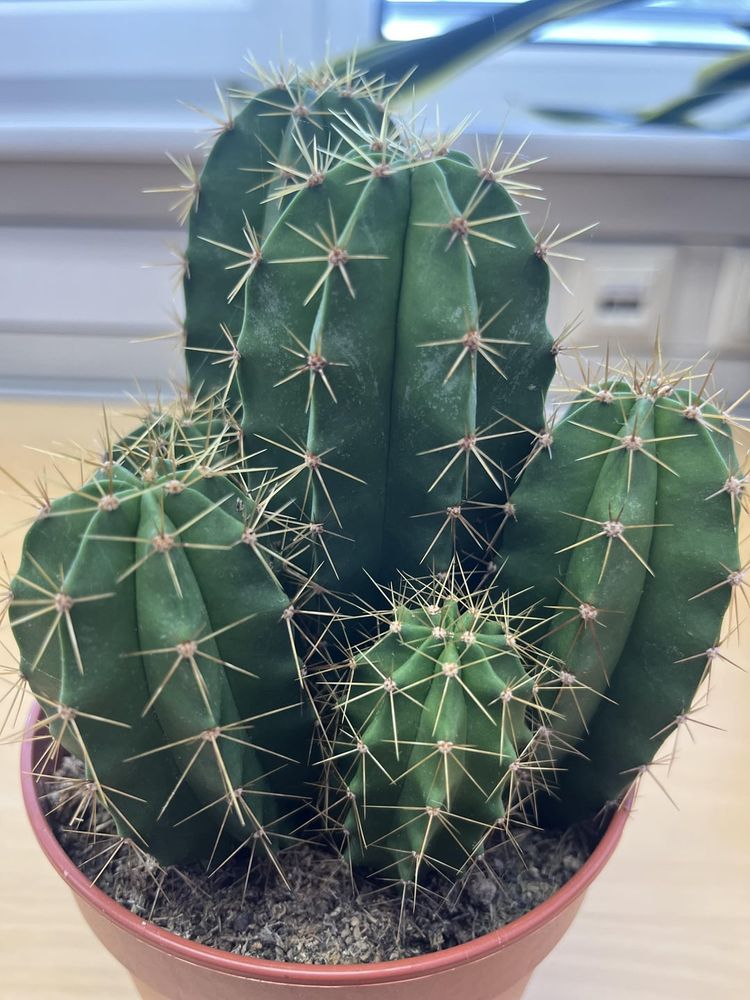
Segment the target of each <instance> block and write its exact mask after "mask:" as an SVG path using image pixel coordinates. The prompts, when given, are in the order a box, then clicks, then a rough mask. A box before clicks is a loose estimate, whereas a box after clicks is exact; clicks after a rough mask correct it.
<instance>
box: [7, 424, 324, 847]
mask: <svg viewBox="0 0 750 1000" xmlns="http://www.w3.org/2000/svg"><path fill="white" fill-rule="evenodd" d="M149 426H150V425H149V424H147V425H146V428H148V427H149ZM145 440H146V430H141V431H140V432H138V433H136V434H135V435H133V444H132V445H131V448H130V450H129V451H128V452H127V453H128V454H129V455H130V456H131V457H132V459H133V461H138V459H139V458H140V457H142V453H143V448H144V442H145ZM119 447H120V449H122V448H123V446H122V444H121V445H120V446H119ZM210 452H211V449H209V453H210ZM152 458H153V460H152V461H149V462H147V463H145V467H144V470H143V474H142V475H140V476H139V475H135V474H134V473H133V472H131V471H129V470H128V469H127V468H125V464H124V462H122V461H121V462H120V463H119V464H118V463H112V462H106V463H105V466H106V467H105V468H103V469H101V470H99V471H97V472H96V473H95V474H94V476H93V477H92V478H91V479H90V480H89V481H88V482H87V483H86V484H85V485H84V486H83V487H82V488H81V489H80V490H77V491H75V492H73V493H70V494H68V495H66V496H63V497H62V498H60V499H58V500H55V501H53V503H52V504H51V507H50V509H49V511H47V512H46V514H45V516H43V517H41V518H39V519H37V521H36V522H35V523H34V525H33V526H32V528H31V530H30V531H29V533H28V535H27V537H26V540H25V545H24V552H23V559H22V562H21V567H20V570H19V573H18V575H17V576H16V577H15V579H14V581H13V583H12V601H11V604H10V619H11V624H12V626H13V629H14V632H15V636H16V639H17V641H18V645H19V649H20V653H21V670H22V673H23V674H24V676H25V677H26V678H27V680H28V682H29V684H30V686H31V688H32V690H33V691H34V693H35V694H36V696H37V698H38V699H39V701H40V702H41V704H42V705H43V707H44V710H45V714H46V717H47V722H48V724H49V726H50V729H51V731H52V733H53V735H54V737H55V741H56V744H62V745H63V746H64V747H65V748H66V749H67V750H69V751H70V752H71V753H73V754H75V755H77V756H78V757H80V758H81V759H82V760H83V761H84V763H85V765H86V772H87V782H88V784H89V785H90V786H92V787H93V789H94V790H95V792H96V795H97V796H98V797H99V799H100V800H101V801H102V802H103V803H104V804H105V805H106V806H107V808H108V809H109V811H110V812H111V814H112V816H113V817H114V819H115V821H116V824H117V827H118V830H119V833H120V834H121V835H122V836H123V837H127V838H129V839H130V840H131V841H132V842H133V843H135V844H136V845H137V846H140V847H141V848H143V849H146V848H147V849H148V851H149V852H150V853H151V854H152V855H154V856H155V857H156V858H158V859H159V860H161V861H164V862H175V861H183V862H184V861H190V860H196V859H199V858H203V857H207V856H208V855H210V854H212V853H215V852H216V851H217V850H218V849H219V846H220V842H222V843H223V842H224V841H225V840H227V841H229V842H235V843H236V842H237V841H240V842H243V843H247V842H250V843H253V842H255V841H257V842H258V843H259V844H260V845H261V846H262V847H264V848H266V847H267V848H269V849H270V846H269V845H270V844H271V840H272V838H273V836H274V834H279V833H280V832H281V829H282V827H284V826H285V824H284V822H283V817H285V816H286V815H287V814H292V813H296V814H299V812H300V807H301V804H302V803H303V802H304V800H305V798H306V796H307V789H306V787H305V784H304V780H305V776H306V771H305V768H306V765H307V760H306V757H305V756H299V750H300V748H304V747H305V741H306V740H308V741H309V733H310V728H311V723H310V714H309V711H308V710H307V708H306V705H305V698H304V696H303V691H302V688H301V686H300V681H299V676H298V674H299V665H298V663H297V660H296V654H295V652H294V650H293V648H292V647H291V646H290V644H289V640H288V635H287V630H286V627H285V624H284V622H283V620H282V619H283V615H284V611H285V608H286V606H287V600H286V597H285V596H284V593H283V591H282V590H281V588H280V586H279V584H278V582H277V581H276V579H275V576H274V574H273V571H272V568H271V566H270V564H269V560H268V558H266V557H265V556H264V554H263V551H262V548H261V546H259V537H262V535H263V528H262V527H261V524H260V520H261V519H265V520H266V521H267V522H272V521H273V518H272V517H268V518H266V516H265V512H264V511H263V510H260V509H254V508H253V505H252V503H251V502H250V501H249V500H248V499H247V497H246V495H245V494H244V493H243V492H242V490H240V489H239V488H237V487H235V486H233V485H232V484H231V483H230V481H229V479H228V478H227V477H226V476H224V477H223V478H222V480H221V482H222V492H223V495H222V496H221V497H220V498H219V499H214V496H215V492H216V484H217V477H216V475H215V474H210V475H208V476H206V475H205V467H204V462H205V461H207V460H210V454H209V456H208V457H207V456H206V455H205V454H203V455H202V459H203V461H199V460H196V461H193V462H191V463H190V465H188V466H185V465H180V464H179V463H175V462H174V461H171V460H170V459H169V458H168V457H167V458H164V457H163V456H162V455H161V454H160V453H159V452H157V453H156V454H155V455H153V456H152ZM206 486H208V487H209V488H208V489H206ZM266 530H273V527H271V528H268V527H266ZM287 832H288V829H287Z"/></svg>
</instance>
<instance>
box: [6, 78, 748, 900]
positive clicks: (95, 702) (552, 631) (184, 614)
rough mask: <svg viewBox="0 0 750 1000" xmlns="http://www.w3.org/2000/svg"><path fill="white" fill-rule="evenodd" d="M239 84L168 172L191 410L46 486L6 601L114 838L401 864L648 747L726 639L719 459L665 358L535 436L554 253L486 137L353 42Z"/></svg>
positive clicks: (569, 806)
mask: <svg viewBox="0 0 750 1000" xmlns="http://www.w3.org/2000/svg"><path fill="white" fill-rule="evenodd" d="M265 84H266V87H265V89H264V91H263V92H262V93H261V94H259V95H257V96H254V97H251V98H250V99H249V100H248V103H247V104H246V106H245V108H244V110H243V111H242V112H240V113H239V114H238V115H237V116H236V118H234V119H230V121H229V123H228V125H227V127H226V128H225V129H222V131H221V134H220V135H219V136H218V138H217V141H216V143H215V146H214V148H213V151H212V153H211V155H210V156H209V158H208V161H207V163H206V165H205V167H204V170H203V172H202V174H201V175H200V178H199V177H198V175H197V173H195V172H192V167H188V165H187V164H182V167H183V170H184V172H185V173H186V174H187V176H188V184H187V185H183V186H182V187H181V195H183V196H184V199H183V208H184V213H183V214H184V217H185V218H186V219H189V223H190V232H189V240H188V252H187V261H188V263H189V267H188V269H187V270H186V274H185V295H186V304H187V318H186V337H187V345H186V346H187V348H188V356H189V357H188V362H189V368H190V371H191V376H192V387H191V388H192V397H191V398H190V399H189V400H182V401H181V402H180V403H179V404H178V406H177V407H175V408H173V409H171V410H168V411H164V410H162V409H161V408H155V409H151V410H150V411H149V412H148V413H147V416H146V419H145V420H144V422H143V423H142V424H141V425H140V426H139V427H138V428H137V429H136V430H135V431H132V432H131V433H129V434H127V435H126V436H125V437H124V438H122V439H120V440H119V441H117V442H116V443H114V444H109V443H108V444H107V447H106V449H105V453H104V454H103V455H98V456H94V457H93V458H91V459H90V461H91V464H93V466H94V471H93V475H92V476H91V477H90V478H89V479H88V480H87V481H86V482H85V483H84V485H83V486H82V487H81V488H80V489H78V490H74V491H73V492H69V493H68V494H67V495H66V496H63V497H62V498H61V499H58V500H55V501H53V502H51V503H50V504H48V505H45V507H44V508H43V510H42V511H41V512H40V517H39V518H38V519H37V520H36V522H35V523H34V524H33V526H32V527H31V529H30V531H29V533H28V536H27V539H26V543H25V547H24V553H23V558H22V563H21V568H20V571H19V574H18V576H17V577H16V578H15V579H14V580H13V582H12V584H11V587H10V591H9V609H10V618H11V623H12V626H13V629H14V632H15V635H16V638H17V640H18V645H19V648H20V652H21V671H22V673H23V675H24V676H25V677H26V679H27V680H28V682H29V685H30V686H31V688H32V690H33V691H34V693H35V694H36V695H37V697H38V699H39V701H40V702H41V704H42V705H43V707H44V710H45V713H46V719H45V724H46V725H47V726H48V727H49V729H50V731H51V733H52V736H53V745H52V750H54V749H55V747H57V746H59V745H60V744H62V745H63V746H64V747H66V748H67V749H68V750H69V751H70V752H72V753H74V754H76V755H78V756H79V757H81V759H82V760H83V762H84V764H85V767H86V773H87V777H86V787H87V791H86V794H87V795H88V796H90V797H93V799H94V800H97V801H100V802H101V803H103V804H104V805H106V806H107V808H108V809H109V811H110V812H111V814H112V816H113V817H114V820H115V823H116V825H117V828H118V831H119V834H120V835H121V837H123V838H125V839H126V840H128V841H132V842H133V843H134V844H136V845H140V848H142V849H143V850H147V851H148V852H150V853H151V854H152V855H154V856H155V857H156V858H158V859H159V860H161V861H162V862H178V861H190V860H196V859H203V858H206V857H212V858H214V859H216V857H217V856H218V857H221V856H223V857H226V856H227V854H229V853H232V852H235V851H237V850H238V849H239V848H240V847H244V846H249V847H250V848H251V857H252V856H253V855H254V853H255V852H256V848H257V847H258V846H259V845H260V846H261V847H262V848H263V849H264V850H265V852H266V853H268V855H269V856H270V857H271V858H272V859H273V863H275V864H277V865H278V864H279V862H278V859H277V857H276V854H275V853H274V842H275V841H279V842H282V843H284V842H289V840H290V839H294V838H296V837H297V836H303V837H308V836H312V835H313V827H315V832H316V833H317V832H318V831H319V828H318V824H317V822H316V823H315V824H313V823H311V818H312V817H317V820H322V821H323V823H324V832H325V833H326V834H329V835H330V836H331V838H332V840H333V842H335V843H337V844H338V845H339V846H340V845H341V842H342V838H343V842H344V847H343V848H341V850H342V852H343V853H345V854H346V855H347V856H348V858H349V859H350V861H351V862H352V863H353V864H354V865H356V866H357V867H358V868H360V869H361V870H363V871H365V872H367V873H369V874H371V875H375V876H379V877H382V878H385V879H387V880H389V881H396V882H398V883H399V884H401V885H403V886H406V885H413V886H414V887H417V886H418V885H419V884H420V883H422V882H423V881H424V879H425V877H426V873H427V872H429V871H433V872H435V873H437V874H438V875H440V876H443V877H448V878H454V877H456V876H457V875H458V873H461V872H463V871H464V870H465V869H467V868H468V867H469V866H470V865H471V864H472V863H473V862H474V861H475V860H476V859H477V858H478V857H479V856H480V855H481V853H482V851H483V850H484V847H485V845H486V844H487V843H488V842H489V841H490V840H492V839H494V838H497V837H503V836H505V837H508V838H512V837H513V836H514V834H513V830H514V828H515V825H516V824H519V825H521V826H523V825H529V824H532V825H534V824H538V823H540V822H542V823H546V824H552V823H568V822H570V821H573V820H577V819H580V818H591V817H592V816H593V815H594V814H596V813H597V812H598V811H599V810H601V809H603V808H604V807H606V806H608V805H610V804H611V803H614V802H619V801H620V800H621V798H622V796H623V794H624V793H625V791H626V790H627V788H628V786H629V785H630V783H631V782H632V780H633V779H634V778H635V777H637V776H638V775H640V774H642V773H644V771H645V770H646V769H648V768H649V767H650V766H651V761H652V760H653V758H654V754H655V752H656V751H657V749H658V745H659V743H660V741H661V740H662V738H664V737H665V736H666V735H668V734H669V733H670V732H671V731H674V730H675V729H676V728H678V727H679V726H680V725H682V724H683V722H684V721H685V720H686V719H688V718H689V714H690V706H691V703H692V699H693V697H694V694H695V691H696V688H697V686H698V685H699V683H700V681H701V679H702V677H703V675H704V673H705V670H706V668H707V667H709V666H710V665H711V663H712V662H713V661H714V660H715V659H716V658H717V657H718V656H720V655H721V654H720V652H719V648H720V641H719V637H720V632H721V622H722V616H723V614H724V612H725V609H726V606H727V603H728V601H729V598H730V596H731V595H732V594H735V595H736V594H737V593H738V591H739V590H740V589H741V587H742V586H743V584H744V583H745V580H746V575H747V571H746V569H745V568H744V567H742V566H741V565H740V563H739V557H738V554H737V515H738V511H739V510H740V509H741V507H742V505H743V503H744V500H745V494H746V490H747V484H748V479H747V477H746V476H744V474H743V473H742V471H741V469H740V468H739V466H738V464H737V460H736V457H735V453H734V445H733V440H732V422H733V421H732V415H731V412H730V411H722V410H720V409H719V408H717V405H716V397H715V394H711V395H706V389H705V385H702V384H700V383H699V381H698V377H697V376H696V375H695V374H694V373H692V372H689V371H677V372H672V373H667V372H665V371H664V370H663V369H662V367H661V365H660V363H659V364H654V365H652V366H650V367H646V368H638V367H637V366H636V367H634V368H633V369H632V370H631V369H629V368H628V369H623V370H622V371H618V372H615V374H614V377H613V376H612V375H611V374H610V372H609V371H608V370H607V371H605V373H604V376H603V378H602V379H601V380H600V381H598V382H595V383H591V384H585V385H584V386H583V387H581V390H580V392H579V393H578V395H577V397H576V398H575V399H574V400H573V402H572V404H571V405H570V407H569V408H568V410H567V412H566V414H565V415H564V417H563V418H562V419H561V420H559V421H555V420H554V419H552V418H551V419H550V421H549V422H545V403H546V400H545V394H546V392H547V388H548V384H549V381H550V379H551V376H552V373H553V370H554V367H555V357H556V354H557V353H558V351H559V341H556V342H553V340H552V338H551V336H550V334H549V332H548V330H547V327H546V323H545V310H546V305H547V295H548V285H549V274H550V271H552V272H553V273H555V272H554V267H553V265H552V261H551V258H553V257H554V256H555V255H556V253H557V250H556V248H557V246H558V244H559V243H560V242H562V240H561V239H559V238H555V236H554V235H552V236H548V237H546V238H541V237H540V236H539V235H537V236H532V235H531V232H530V231H529V230H528V229H527V227H526V225H525V223H524V221H523V218H522V212H521V210H520V209H519V199H520V198H521V197H523V196H524V195H526V194H530V193H532V191H533V190H534V189H532V188H530V187H529V186H528V185H526V184H524V183H522V182H521V181H519V180H518V177H517V174H518V172H519V169H520V166H521V164H520V162H519V160H518V158H517V157H511V158H510V159H507V160H503V159H502V157H501V144H500V143H499V142H498V143H497V144H496V145H495V146H494V147H493V148H492V149H491V150H490V151H489V152H488V153H486V154H480V155H479V156H478V159H477V160H476V161H474V160H472V159H471V158H470V157H468V156H467V155H466V154H465V153H463V152H457V151H456V150H454V149H452V148H451V146H452V144H453V142H454V140H455V139H456V138H457V132H456V133H451V134H449V135H444V134H439V135H438V136H437V137H436V138H434V139H430V140H428V139H426V138H425V137H424V135H423V134H422V133H421V132H420V131H419V130H418V128H417V126H416V125H415V124H414V123H413V122H410V123H409V122H407V123H405V122H404V121H402V120H397V119H396V118H395V117H394V115H393V113H392V107H391V102H392V97H393V91H391V90H389V89H388V88H384V87H381V86H379V85H378V84H374V83H373V82H372V81H371V80H370V81H368V80H365V79H364V78H363V77H361V76H360V75H359V74H358V73H357V72H356V70H355V68H354V66H353V65H351V64H350V65H349V66H348V67H347V71H346V72H345V74H344V75H343V76H341V77H336V76H332V75H331V73H330V72H329V71H328V70H326V71H324V72H323V74H313V75H310V74H304V73H301V72H298V71H290V72H289V73H288V74H286V73H281V74H276V75H275V76H274V77H273V79H270V78H267V79H266V80H265ZM248 188H249V190H248ZM584 231H585V230H579V233H582V232H584ZM554 232H555V231H553V233H554ZM574 235H578V234H574ZM86 461H87V462H88V461H89V459H86ZM488 562H490V563H492V564H494V568H493V569H492V570H491V571H487V564H488ZM283 587H286V589H287V594H288V595H289V596H286V595H285V592H284V590H283V589H282V588H283ZM333 591H335V592H337V593H332V592H333ZM384 595H385V598H384ZM318 598H321V600H318ZM344 602H348V608H347V611H346V613H342V611H341V608H342V607H343V605H344ZM352 606H355V607H356V608H357V611H356V612H355V611H353V610H352ZM730 629H731V623H730ZM342 649H343V650H344V651H345V657H344V658H345V660H346V662H342V657H341V655H340V654H341V651H342ZM316 788H317V789H318V790H319V797H318V792H315V797H316V801H315V802H312V801H311V799H312V798H313V792H314V791H315V789H316Z"/></svg>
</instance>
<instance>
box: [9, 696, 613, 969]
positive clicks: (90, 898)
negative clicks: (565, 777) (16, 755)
mask: <svg viewBox="0 0 750 1000" xmlns="http://www.w3.org/2000/svg"><path fill="white" fill-rule="evenodd" d="M42 717H43V712H42V709H41V708H40V706H39V705H38V704H37V703H36V702H34V703H33V705H32V707H31V710H30V712H29V715H28V718H27V721H26V729H25V732H24V737H23V743H22V746H21V787H22V792H23V800H24V805H25V807H26V813H27V815H28V817H29V821H30V822H31V827H32V829H33V831H34V834H35V836H36V838H37V840H38V842H39V844H40V846H41V848H42V850H43V851H44V853H45V854H46V856H47V859H48V860H49V861H50V863H51V864H52V867H53V868H54V869H55V870H56V871H57V873H58V874H59V875H60V876H61V877H62V878H63V880H64V881H65V882H66V883H67V884H68V886H69V887H70V888H71V890H72V891H73V892H74V893H75V894H76V895H77V896H79V897H80V898H81V899H82V900H83V901H84V902H85V903H86V904H87V905H88V906H90V907H93V909H95V910H96V911H98V913H99V914H100V915H101V916H103V917H105V918H106V919H107V920H109V921H110V922H111V923H112V924H114V925H115V926H116V927H118V928H119V929H120V930H121V931H124V932H126V933H127V934H130V935H132V936H133V937H135V938H137V939H139V940H140V941H141V942H143V943H144V944H147V945H150V946H151V947H152V948H156V949H157V950H159V951H163V952H165V953H166V954H168V955H170V956H171V957H173V958H176V959H180V960H182V961H185V962H190V963H192V964H194V965H201V966H204V967H205V968H208V969H210V970H211V971H214V972H218V973H223V974H225V975H232V976H239V977H241V978H245V979H256V980H261V981H267V982H275V983H286V984H292V985H295V986H351V985H365V984H367V985H377V984H386V983H392V982H398V981H402V980H408V979H417V978H420V977H423V976H428V975H433V974H435V973H438V972H444V971H446V970H448V969H450V968H453V967H455V966H458V965H464V964H466V963H469V962H475V961H477V960H478V959H482V958H485V957H486V956H488V955H490V954H492V953H493V952H496V951H500V950H502V949H504V948H507V947H509V946H510V945H512V944H514V943H516V942H517V941H518V940H519V939H521V938H523V937H525V936H527V935H530V934H533V933H534V932H536V931H538V930H539V929H540V928H542V927H544V926H545V925H546V924H548V923H549V922H550V921H553V920H555V919H556V918H557V917H559V916H560V914H561V913H562V912H563V911H564V910H565V909H567V908H568V907H569V906H570V905H571V904H572V903H573V902H574V901H575V900H576V899H577V898H578V897H579V896H580V895H582V894H583V893H584V892H585V891H586V890H587V889H588V887H589V886H590V885H591V883H592V882H593V881H594V879H595V878H596V877H597V876H598V875H599V873H600V872H601V870H602V868H604V866H605V865H606V863H607V862H608V861H609V859H610V857H611V856H612V853H613V852H614V849H615V847H616V846H617V844H618V842H619V840H620V837H621V836H622V832H623V829H624V827H625V824H626V822H627V820H628V817H629V815H630V812H631V809H632V799H633V796H632V794H631V795H629V796H628V797H627V798H626V799H625V801H624V802H623V804H622V805H621V806H620V807H619V808H618V809H617V810H616V811H615V813H614V815H613V816H612V819H611V820H610V822H609V825H608V827H607V829H606V830H605V832H604V834H603V836H602V839H601V840H600V841H599V843H598V844H597V846H596V848H595V849H594V851H593V852H592V853H591V856H590V857H589V858H588V859H587V861H586V862H585V863H584V864H583V866H582V867H581V868H580V869H579V870H578V871H577V872H576V873H575V874H574V875H573V876H571V878H570V879H569V880H568V881H567V882H566V883H565V884H564V885H563V886H561V887H560V889H558V890H557V891H556V892H555V893H553V894H552V895H551V896H550V897H549V898H548V899H546V900H545V901H544V902H543V903H541V904H540V905H539V906H536V907H535V908H534V909H533V910H530V911H529V913H526V914H524V915H523V916H522V917H518V918H517V919H515V920H512V921H511V922H510V923H509V924H506V925H505V926H504V927H501V928H499V929H497V930H494V931H490V932H489V933H488V934H483V935H482V936H481V937H478V938H474V940H473V941H467V942H466V943H464V944H459V945H454V946H453V947H450V948H445V949H443V950H442V951H435V952H429V953H427V954H425V955H418V956H415V957H413V958H401V959H396V960H393V961H389V962H372V963H368V964H359V965H304V964H301V963H299V964H298V963H293V962H277V961H274V960H271V959H266V958H252V957H249V956H247V955H236V954H234V953H232V952H226V951H220V950H219V949H218V948H211V947H209V946H208V945H203V944H198V943H197V942H195V941H190V940H188V939H187V938H183V937H179V936H178V935H177V934H173V933H172V932H171V931H167V930H164V929H162V928H161V927H157V926H156V925H155V924H152V923H150V922H149V921H147V920H144V919H143V918H141V917H138V916H136V915H135V914H134V913H131V911H130V910H128V909H127V908H126V907H124V906H122V905H121V904H120V903H117V902H115V900H113V899H112V898H111V897H110V896H108V895H107V894H106V893H105V892H104V891H103V890H102V889H99V888H98V887H97V886H95V885H93V884H92V883H91V881H90V880H89V879H88V878H87V877H86V876H85V875H84V874H83V872H81V870H80V869H79V868H78V867H76V865H75V864H74V863H73V862H72V861H71V859H70V858H69V857H68V855H67V854H66V853H65V851H64V850H63V848H62V847H61V845H60V844H59V843H58V841H57V839H56V838H55V835H54V833H53V832H52V828H51V827H50V825H49V822H48V820H47V817H46V815H45V813H44V811H43V809H42V806H41V803H40V802H39V796H38V794H37V787H38V783H37V781H36V780H35V778H34V768H35V765H36V764H37V762H38V760H39V758H40V756H41V753H42V749H41V748H42V746H43V742H44V741H43V740H41V739H40V738H39V733H38V728H36V727H37V726H38V723H39V721H40V720H41V719H42Z"/></svg>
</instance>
